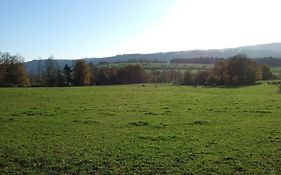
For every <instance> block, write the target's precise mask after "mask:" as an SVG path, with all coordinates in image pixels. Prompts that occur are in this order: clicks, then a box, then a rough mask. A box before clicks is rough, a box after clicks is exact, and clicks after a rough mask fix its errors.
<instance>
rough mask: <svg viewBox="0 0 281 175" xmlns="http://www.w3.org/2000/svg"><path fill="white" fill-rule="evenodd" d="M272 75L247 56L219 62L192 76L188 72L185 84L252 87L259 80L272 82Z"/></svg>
mask: <svg viewBox="0 0 281 175" xmlns="http://www.w3.org/2000/svg"><path fill="white" fill-rule="evenodd" d="M271 78H272V73H271V71H270V68H269V67H268V66H267V65H264V64H257V63H256V62H254V61H253V60H251V59H249V58H247V57H246V56H245V55H236V56H234V57H231V58H229V59H221V60H218V61H217V62H216V63H215V65H214V67H213V68H212V69H210V70H207V71H199V72H198V73H197V74H196V75H195V76H192V74H191V72H190V71H186V72H185V75H184V82H183V84H186V85H209V86H218V85H223V86H229V85H230V86H233V85H234V86H239V85H251V84H254V83H255V82H256V81H257V80H270V79H271Z"/></svg>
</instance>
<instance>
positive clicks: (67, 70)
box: [63, 64, 72, 86]
mask: <svg viewBox="0 0 281 175" xmlns="http://www.w3.org/2000/svg"><path fill="white" fill-rule="evenodd" d="M63 74H64V78H65V84H66V85H67V86H71V84H72V69H71V67H69V66H68V64H65V65H64V68H63Z"/></svg>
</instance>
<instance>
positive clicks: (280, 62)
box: [170, 57, 281, 67]
mask: <svg viewBox="0 0 281 175" xmlns="http://www.w3.org/2000/svg"><path fill="white" fill-rule="evenodd" d="M220 59H222V58H217V57H201V58H175V59H172V60H171V61H170V62H171V63H175V64H215V63H216V62H217V61H218V60H220ZM253 60H254V61H255V62H256V63H258V64H266V65H268V66H270V67H281V58H274V57H266V58H255V59H253Z"/></svg>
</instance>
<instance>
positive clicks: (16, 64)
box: [0, 53, 30, 86]
mask: <svg viewBox="0 0 281 175" xmlns="http://www.w3.org/2000/svg"><path fill="white" fill-rule="evenodd" d="M29 85H30V81H29V78H28V76H27V73H26V71H25V67H24V64H23V58H22V57H21V56H18V55H15V56H13V55H10V54H9V53H4V54H2V53H0V86H29Z"/></svg>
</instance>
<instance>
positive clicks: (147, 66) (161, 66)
mask: <svg viewBox="0 0 281 175" xmlns="http://www.w3.org/2000/svg"><path fill="white" fill-rule="evenodd" d="M128 64H137V63H118V64H117V63H113V64H109V65H100V66H99V67H104V66H109V67H115V68H121V67H125V66H126V65H128ZM142 66H143V69H144V70H147V71H151V70H160V71H163V70H170V69H173V70H175V71H185V70H187V69H190V70H194V71H198V70H206V69H210V68H212V67H213V66H214V65H212V64H171V63H144V64H142Z"/></svg>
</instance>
